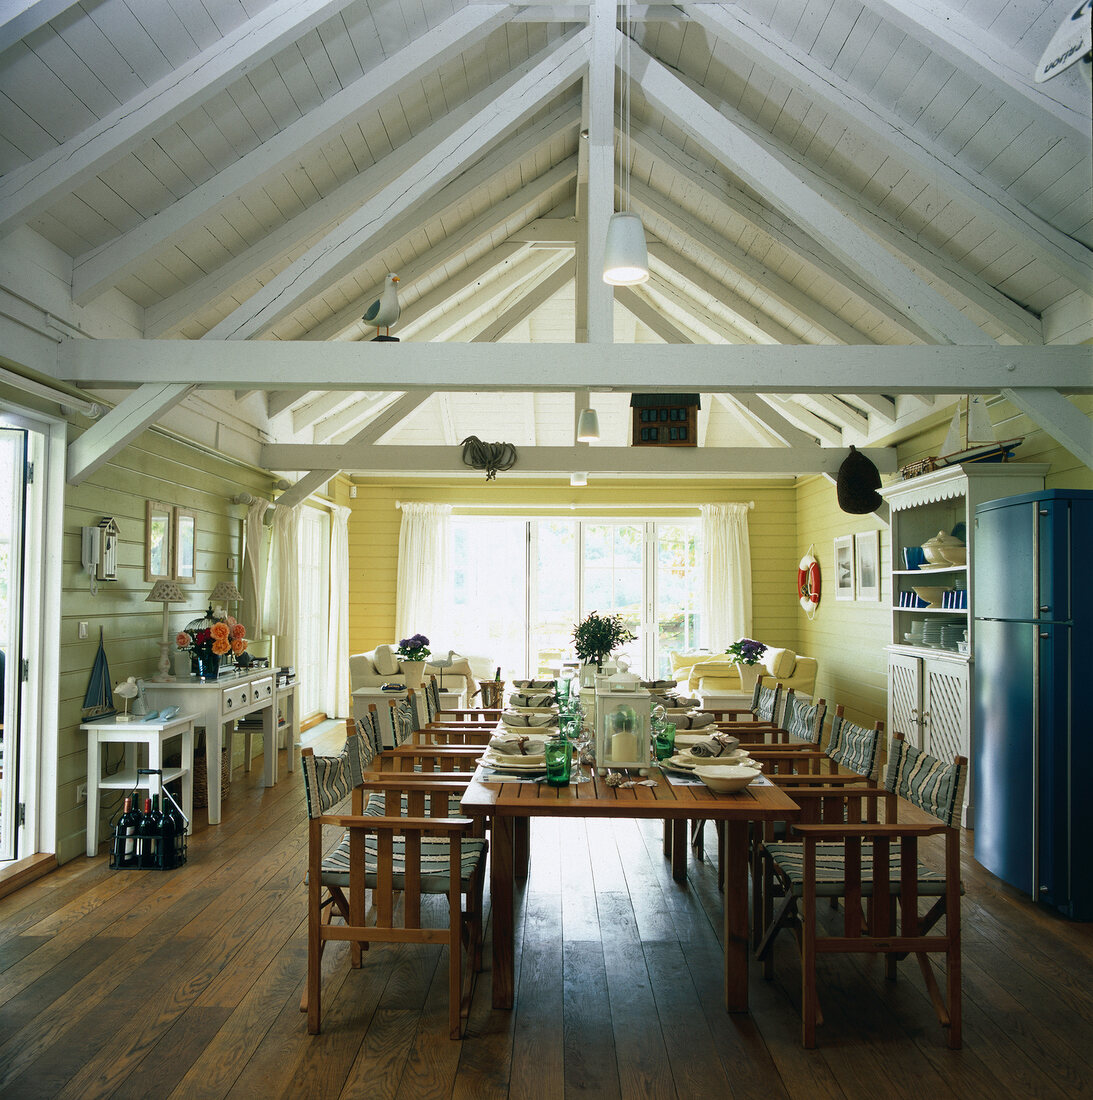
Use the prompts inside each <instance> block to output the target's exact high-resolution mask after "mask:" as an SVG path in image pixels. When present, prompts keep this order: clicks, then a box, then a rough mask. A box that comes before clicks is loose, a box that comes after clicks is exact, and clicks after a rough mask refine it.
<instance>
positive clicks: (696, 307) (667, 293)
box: [642, 263, 753, 346]
mask: <svg viewBox="0 0 1093 1100" xmlns="http://www.w3.org/2000/svg"><path fill="white" fill-rule="evenodd" d="M642 292H643V293H644V294H645V295H646V296H647V297H648V298H649V299H650V300H651V301H654V302H656V301H657V299H661V300H663V302H664V308H665V309H667V310H668V311H669V312H670V313H675V314H676V315H677V320H680V321H683V322H684V323H686V324H689V325H690V326H691V328H693V329H694V330H695V331H696V332H698V333H699V335H701V336H702V337H703V339H704V340H706V341H708V342H709V343H711V344H716V343H717V342H719V341H724V342H725V343H726V344H733V345H736V346H740V345H744V344H752V343H753V340H752V338H751V337H750V336H749V335H748V334H747V333H745V332H742V331H741V330H740V329H739V328H737V327H736V326H735V325H734V324H733V323H732V321H731V320H730V319H729V318H728V317H726V316H725V315H724V314H722V313H714V312H713V310H711V309H708V308H707V307H706V306H705V305H703V304H702V303H701V302H698V301H697V300H696V299H695V298H694V297H693V296H692V295H691V293H690V287H689V286H687V285H685V284H683V283H681V282H679V281H678V280H677V279H674V278H671V277H670V276H668V275H666V274H665V273H664V271H663V269H662V268H661V267H660V266H659V265H657V264H656V263H654V264H653V266H652V270H651V271H650V273H649V281H648V282H647V283H645V284H643V286H642Z"/></svg>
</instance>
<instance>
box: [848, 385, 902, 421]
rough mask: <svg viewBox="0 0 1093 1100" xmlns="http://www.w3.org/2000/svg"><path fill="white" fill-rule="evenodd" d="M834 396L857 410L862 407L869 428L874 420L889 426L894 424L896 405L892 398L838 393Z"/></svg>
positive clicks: (867, 394) (878, 395)
mask: <svg viewBox="0 0 1093 1100" xmlns="http://www.w3.org/2000/svg"><path fill="white" fill-rule="evenodd" d="M835 396H836V397H840V398H842V400H843V401H849V402H850V403H852V404H854V405H857V406H858V407H859V408H861V407H864V408H865V410H866V413H867V415H868V417H869V424H870V426H872V424H873V421H874V419H876V420H880V421H881V422H882V423H884V424H889V425H891V424H895V422H896V403H895V401H893V400H892V398H890V397H885V395H884V394H882V393H839V394H836V395H835Z"/></svg>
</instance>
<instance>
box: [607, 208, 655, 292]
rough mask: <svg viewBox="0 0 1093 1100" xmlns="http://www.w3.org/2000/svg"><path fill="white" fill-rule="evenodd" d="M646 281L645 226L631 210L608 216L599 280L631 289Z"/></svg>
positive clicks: (647, 262)
mask: <svg viewBox="0 0 1093 1100" xmlns="http://www.w3.org/2000/svg"><path fill="white" fill-rule="evenodd" d="M648 278H649V253H648V251H647V250H646V247H645V227H644V226H643V225H642V224H641V218H640V217H638V215H637V214H635V213H633V212H632V211H626V212H623V213H620V214H612V215H611V220H610V221H609V222H608V223H607V243H606V246H605V247H604V254H603V281H604V282H605V283H610V284H611V285H612V286H635V285H636V284H637V283H644V282H645V281H646V279H648Z"/></svg>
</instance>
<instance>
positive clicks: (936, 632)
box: [922, 619, 941, 649]
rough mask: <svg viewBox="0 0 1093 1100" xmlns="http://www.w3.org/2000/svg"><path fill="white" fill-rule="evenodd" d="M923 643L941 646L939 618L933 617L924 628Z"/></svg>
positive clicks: (934, 646)
mask: <svg viewBox="0 0 1093 1100" xmlns="http://www.w3.org/2000/svg"><path fill="white" fill-rule="evenodd" d="M922 644H923V645H928V646H932V647H933V648H934V649H940V648H941V623H940V622H939V621H938V620H937V619H931V620H930V621H929V622H928V623H926V625H925V626H924V627H923V628H922Z"/></svg>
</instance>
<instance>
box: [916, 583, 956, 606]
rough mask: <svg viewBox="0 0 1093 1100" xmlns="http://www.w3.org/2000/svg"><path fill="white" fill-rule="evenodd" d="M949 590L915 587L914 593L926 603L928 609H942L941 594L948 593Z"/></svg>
mask: <svg viewBox="0 0 1093 1100" xmlns="http://www.w3.org/2000/svg"><path fill="white" fill-rule="evenodd" d="M947 591H948V589H946V588H941V587H933V586H929V585H926V586H924V585H915V586H914V593H915V595H916V596H918V598H919V599H920V600H925V601H926V606H927V607H940V606H941V594H942V593H943V592H947Z"/></svg>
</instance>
